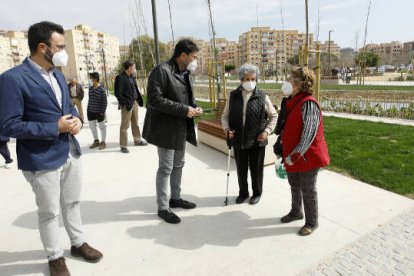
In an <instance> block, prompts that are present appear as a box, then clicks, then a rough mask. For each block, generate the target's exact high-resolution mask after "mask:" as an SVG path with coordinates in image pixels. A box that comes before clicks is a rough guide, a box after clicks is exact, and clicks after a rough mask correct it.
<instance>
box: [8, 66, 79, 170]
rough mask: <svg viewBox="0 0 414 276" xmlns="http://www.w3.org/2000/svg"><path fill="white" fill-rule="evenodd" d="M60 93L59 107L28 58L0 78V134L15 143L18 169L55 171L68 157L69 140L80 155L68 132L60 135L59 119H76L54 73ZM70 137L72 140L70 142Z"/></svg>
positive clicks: (61, 78)
mask: <svg viewBox="0 0 414 276" xmlns="http://www.w3.org/2000/svg"><path fill="white" fill-rule="evenodd" d="M54 75H55V77H56V79H57V81H58V83H59V86H60V89H61V90H62V108H61V107H60V106H59V104H58V102H57V99H56V96H55V93H54V92H53V90H52V88H51V86H50V85H49V84H48V83H47V81H46V80H45V79H44V78H43V77H42V76H41V75H40V73H39V72H38V71H37V70H36V69H35V68H34V67H33V65H32V64H30V61H29V60H28V58H26V60H25V61H24V62H23V63H22V64H21V65H18V66H16V67H14V68H12V69H10V70H8V71H6V72H4V73H3V74H1V75H0V134H1V135H4V136H7V137H14V138H16V140H17V143H16V152H17V160H18V167H19V169H21V170H26V171H38V170H47V169H56V168H59V167H60V166H62V165H63V164H64V163H65V162H66V160H67V158H68V156H69V143H70V140H72V141H73V143H74V144H75V147H76V150H77V153H78V154H79V155H80V154H81V151H80V147H79V143H78V142H77V141H76V139H75V137H73V135H71V134H69V133H60V134H59V128H58V121H59V119H60V117H61V116H63V115H66V114H72V115H73V116H76V117H79V115H78V113H77V112H76V109H75V108H74V107H73V105H72V102H71V101H70V99H69V90H68V87H67V85H66V81H65V77H64V76H63V74H62V73H61V72H59V71H57V70H56V72H55V73H54ZM69 136H72V139H69Z"/></svg>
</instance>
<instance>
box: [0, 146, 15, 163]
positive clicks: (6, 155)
mask: <svg viewBox="0 0 414 276" xmlns="http://www.w3.org/2000/svg"><path fill="white" fill-rule="evenodd" d="M0 154H1V155H2V156H3V157H4V159H5V160H6V164H7V163H11V162H13V160H12V159H11V157H10V151H9V148H8V147H7V142H4V141H0Z"/></svg>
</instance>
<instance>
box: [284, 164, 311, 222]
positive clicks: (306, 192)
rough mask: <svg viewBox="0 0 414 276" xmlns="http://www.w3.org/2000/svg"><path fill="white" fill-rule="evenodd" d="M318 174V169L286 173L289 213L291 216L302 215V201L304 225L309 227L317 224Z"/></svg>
mask: <svg viewBox="0 0 414 276" xmlns="http://www.w3.org/2000/svg"><path fill="white" fill-rule="evenodd" d="M318 172H319V168H318V169H314V170H311V171H307V172H295V173H290V172H288V173H287V177H288V181H289V184H290V191H291V193H292V209H291V210H290V213H291V214H293V215H298V214H300V213H302V200H303V206H304V209H305V219H306V224H307V225H309V226H316V225H317V224H318V193H317V191H316V179H317V177H318Z"/></svg>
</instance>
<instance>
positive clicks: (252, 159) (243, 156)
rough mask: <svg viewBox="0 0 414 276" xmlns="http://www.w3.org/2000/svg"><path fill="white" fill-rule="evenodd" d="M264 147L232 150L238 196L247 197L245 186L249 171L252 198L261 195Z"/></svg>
mask: <svg viewBox="0 0 414 276" xmlns="http://www.w3.org/2000/svg"><path fill="white" fill-rule="evenodd" d="M264 157H265V147H257V148H251V149H236V148H234V159H235V160H236V166H237V177H238V180H239V188H240V190H239V195H243V196H249V187H248V185H247V171H248V169H250V176H251V178H252V190H253V196H260V195H262V190H263V163H264Z"/></svg>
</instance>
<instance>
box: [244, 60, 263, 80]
mask: <svg viewBox="0 0 414 276" xmlns="http://www.w3.org/2000/svg"><path fill="white" fill-rule="evenodd" d="M249 74H256V81H257V80H258V79H259V74H260V71H259V68H257V66H254V65H253V64H250V63H245V64H243V65H242V66H240V68H239V79H240V80H242V79H243V78H244V76H246V75H249Z"/></svg>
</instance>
